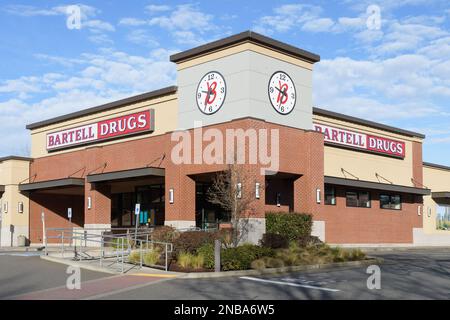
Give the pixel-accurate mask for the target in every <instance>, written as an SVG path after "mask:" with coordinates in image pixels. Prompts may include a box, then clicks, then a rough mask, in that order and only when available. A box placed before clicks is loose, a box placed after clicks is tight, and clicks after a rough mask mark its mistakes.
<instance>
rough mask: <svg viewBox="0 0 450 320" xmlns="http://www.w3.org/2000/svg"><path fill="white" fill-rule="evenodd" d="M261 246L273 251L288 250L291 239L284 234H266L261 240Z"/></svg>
mask: <svg viewBox="0 0 450 320" xmlns="http://www.w3.org/2000/svg"><path fill="white" fill-rule="evenodd" d="M261 245H262V246H263V247H266V248H272V249H279V248H287V247H288V246H289V239H288V238H287V237H286V236H285V235H282V234H276V233H265V234H263V237H262V239H261Z"/></svg>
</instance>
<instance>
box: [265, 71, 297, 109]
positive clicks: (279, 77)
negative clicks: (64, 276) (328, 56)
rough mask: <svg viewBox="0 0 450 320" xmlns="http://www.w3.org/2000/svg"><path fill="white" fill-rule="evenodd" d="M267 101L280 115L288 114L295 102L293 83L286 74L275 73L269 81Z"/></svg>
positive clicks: (295, 94)
mask: <svg viewBox="0 0 450 320" xmlns="http://www.w3.org/2000/svg"><path fill="white" fill-rule="evenodd" d="M268 90H269V100H270V103H271V104H272V107H273V108H274V109H275V110H276V111H277V112H278V113H281V114H288V113H290V112H291V111H292V110H293V109H294V107H295V102H296V100H297V93H296V91H295V86H294V82H293V81H292V79H291V77H289V76H288V75H287V73H285V72H283V71H277V72H275V73H274V74H273V75H272V77H270V80H269V88H268Z"/></svg>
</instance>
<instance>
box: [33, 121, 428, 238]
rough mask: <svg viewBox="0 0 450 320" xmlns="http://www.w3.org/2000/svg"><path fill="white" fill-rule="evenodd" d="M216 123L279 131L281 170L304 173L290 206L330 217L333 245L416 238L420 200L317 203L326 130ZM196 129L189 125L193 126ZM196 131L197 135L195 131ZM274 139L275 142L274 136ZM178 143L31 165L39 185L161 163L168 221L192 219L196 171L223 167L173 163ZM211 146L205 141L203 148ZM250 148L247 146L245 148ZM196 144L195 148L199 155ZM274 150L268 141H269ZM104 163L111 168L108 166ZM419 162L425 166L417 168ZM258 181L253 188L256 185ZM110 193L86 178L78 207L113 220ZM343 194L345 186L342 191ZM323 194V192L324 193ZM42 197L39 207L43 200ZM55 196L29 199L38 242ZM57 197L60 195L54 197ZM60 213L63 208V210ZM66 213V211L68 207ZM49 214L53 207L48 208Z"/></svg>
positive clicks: (95, 218) (94, 218)
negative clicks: (368, 205) (396, 205)
mask: <svg viewBox="0 0 450 320" xmlns="http://www.w3.org/2000/svg"><path fill="white" fill-rule="evenodd" d="M211 127H214V128H216V129H218V130H219V131H220V132H222V133H223V134H224V135H225V130H226V129H238V128H241V129H243V130H247V129H249V128H254V129H260V128H265V129H268V130H270V129H278V130H279V138H280V139H279V140H280V141H279V142H280V159H279V160H280V166H279V172H285V173H291V174H296V175H298V176H300V178H298V179H297V180H295V182H294V190H293V195H292V198H293V209H294V211H295V212H304V213H311V214H313V216H314V220H321V221H326V240H327V241H328V242H335V243H344V242H346V243H369V242H371V243H388V242H390V243H406V242H411V241H412V227H420V226H421V225H422V221H421V219H420V218H421V217H419V216H417V203H411V204H410V203H406V204H404V208H403V210H402V211H401V212H397V211H389V210H380V209H379V203H378V200H377V197H375V194H374V198H373V200H372V209H358V208H347V207H346V206H345V198H343V197H342V193H341V196H340V197H339V198H338V204H337V206H334V207H333V206H325V205H324V204H323V201H322V203H321V204H317V203H316V189H317V188H319V189H321V190H322V195H323V193H324V176H323V175H324V147H323V135H322V134H320V133H317V132H313V131H303V130H299V129H295V128H290V127H285V126H281V125H277V124H273V123H268V122H265V121H261V120H256V119H251V118H246V119H240V120H235V121H231V122H226V123H222V124H218V125H215V126H210V127H205V128H203V129H204V130H206V129H207V128H211ZM190 132H191V133H192V130H190ZM191 136H192V135H191ZM269 142H270V139H269ZM176 144H177V142H176V141H171V135H170V134H165V135H161V136H156V137H150V138H143V139H137V140H132V141H128V142H119V143H115V144H112V145H107V146H103V147H95V146H94V147H90V148H88V149H85V150H81V151H74V152H69V153H65V154H58V155H52V156H48V157H44V158H39V159H35V160H34V162H33V163H32V164H31V168H30V171H31V172H30V173H31V176H33V175H34V174H36V178H35V179H34V182H37V181H45V180H52V179H61V178H67V177H68V176H72V177H86V176H87V175H88V174H89V173H102V172H103V173H104V172H113V171H119V170H127V169H135V168H143V167H146V166H153V167H157V166H160V167H162V168H165V169H166V172H165V174H166V177H165V186H166V212H165V217H166V221H173V220H189V221H194V220H195V180H194V177H195V175H196V174H200V173H205V172H216V171H220V170H223V169H225V168H226V165H223V164H212V165H207V164H188V165H176V164H174V163H173V162H172V161H171V151H172V148H173V147H174V146H175V145H176ZM207 144H209V142H205V143H204V146H206V145H207ZM247 147H248V145H247ZM193 149H194V146H193V142H192V145H191V152H192V154H193V152H194V150H193ZM269 150H270V146H269ZM421 153H422V149H421V144H419V143H417V144H414V145H413V158H414V168H413V169H412V174H413V176H414V179H416V180H419V179H420V181H422V171H421V168H422V167H421V159H422V155H421ZM105 164H106V166H105ZM419 164H420V165H419ZM245 168H246V171H248V172H249V173H251V174H253V175H254V176H255V182H256V181H258V182H259V183H260V184H261V185H262V186H264V185H265V177H264V176H261V175H260V169H261V166H260V165H259V164H246V165H245ZM75 172H77V173H76V174H74V173H75ZM253 187H254V185H252V188H253ZM170 188H173V189H174V195H175V197H174V203H173V204H170V203H169V201H168V198H169V189H170ZM109 192H110V190H108V187H107V186H103V187H96V188H93V186H91V185H90V184H88V183H87V182H86V186H85V196H86V197H87V196H91V198H92V205H93V207H92V209H90V210H88V209H87V207H86V205H87V201H86V200H85V199H83V198H81V199H79V200H78V201H79V202H80V206H81V208H82V209H81V210H84V212H85V219H84V221H83V223H88V224H97V223H98V224H107V223H110V211H111V202H110V195H109ZM341 192H343V191H341ZM322 198H323V196H322ZM38 201H40V202H41V204H40V203H39V202H38ZM53 201H54V200H53V199H52V198H50V197H47V198H43V199H37V198H33V197H32V199H31V204H30V212H31V218H30V225H31V228H32V229H33V230H35V231H32V233H33V237H32V240H33V239H38V237H39V234H40V233H39V228H40V223H41V222H40V212H41V206H42V205H48V204H49V203H52V202H53ZM57 201H58V200H57ZM252 206H253V208H252V209H253V210H252V216H253V217H258V218H263V217H264V214H265V212H266V211H267V210H272V209H275V208H272V207H271V206H269V207H268V206H266V201H265V192H261V197H260V199H255V201H254V203H253V204H252ZM61 210H62V209H61ZM64 210H66V209H64ZM58 211H60V210H56V209H55V215H54V217H49V219H50V220H49V221H51V223H50V225H48V227H50V226H65V223H66V222H65V221H64V219H62V218H61V217H60V216H58V213H57V212H58ZM48 212H49V214H50V215H51V212H53V211H52V210H48Z"/></svg>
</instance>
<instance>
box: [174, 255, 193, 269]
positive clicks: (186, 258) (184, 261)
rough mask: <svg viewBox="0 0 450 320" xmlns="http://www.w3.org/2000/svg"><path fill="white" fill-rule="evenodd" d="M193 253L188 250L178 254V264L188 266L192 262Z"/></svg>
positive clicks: (183, 266)
mask: <svg viewBox="0 0 450 320" xmlns="http://www.w3.org/2000/svg"><path fill="white" fill-rule="evenodd" d="M192 258H193V255H192V254H191V253H187V252H180V254H179V255H178V259H177V262H178V265H179V266H180V267H182V268H185V269H186V268H188V267H189V266H190V265H191V264H192Z"/></svg>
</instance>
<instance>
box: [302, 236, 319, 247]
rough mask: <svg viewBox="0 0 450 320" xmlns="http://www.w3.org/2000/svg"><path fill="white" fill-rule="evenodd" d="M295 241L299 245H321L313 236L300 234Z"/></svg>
mask: <svg viewBox="0 0 450 320" xmlns="http://www.w3.org/2000/svg"><path fill="white" fill-rule="evenodd" d="M297 243H298V245H299V246H300V247H302V248H304V247H308V246H318V245H322V244H323V242H322V241H321V240H320V239H319V238H318V237H315V236H302V237H299V238H298V239H297Z"/></svg>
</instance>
